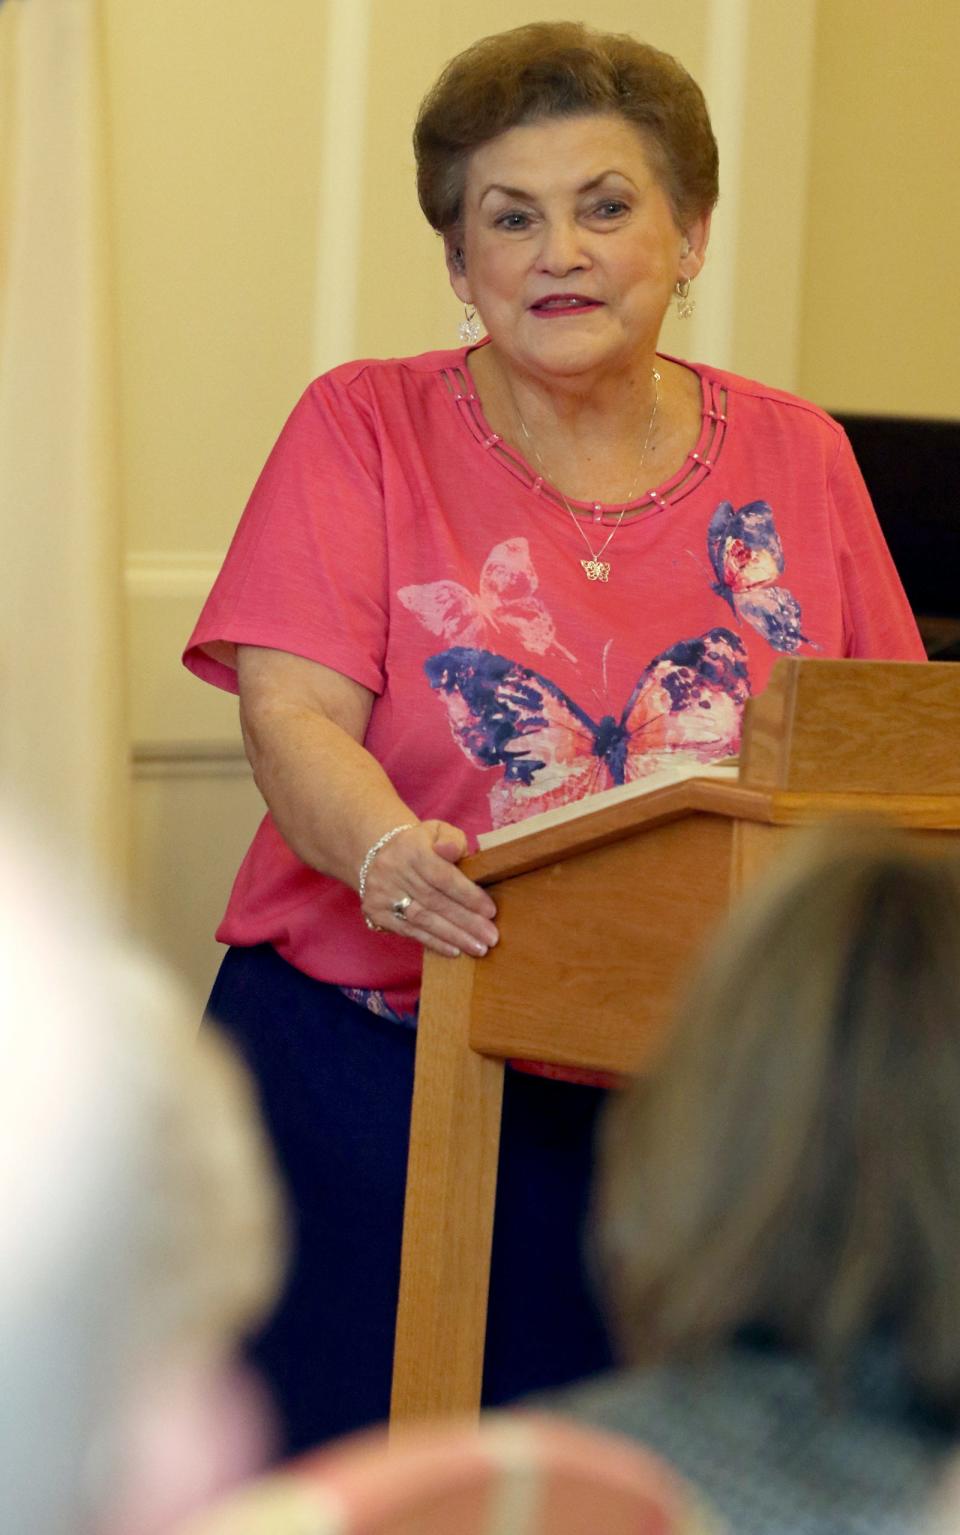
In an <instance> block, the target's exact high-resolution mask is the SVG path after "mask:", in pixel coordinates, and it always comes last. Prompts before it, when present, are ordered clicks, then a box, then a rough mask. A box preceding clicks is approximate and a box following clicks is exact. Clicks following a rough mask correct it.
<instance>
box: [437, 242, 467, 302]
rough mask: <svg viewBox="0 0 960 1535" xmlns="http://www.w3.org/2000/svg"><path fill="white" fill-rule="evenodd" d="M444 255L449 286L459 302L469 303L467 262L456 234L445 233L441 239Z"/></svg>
mask: <svg viewBox="0 0 960 1535" xmlns="http://www.w3.org/2000/svg"><path fill="white" fill-rule="evenodd" d="M443 250H444V256H445V258H446V263H447V276H448V277H449V278H450V286H451V288H452V289H453V291H454V293H455V294H456V295H457V298H458V299H459V300H460V302H461V304H470V303H472V302H473V300H472V299H471V297H470V284H469V282H468V281H467V264H466V261H465V259H464V255H463V245H462V244H461V242H460V239H459V238H458V236H457V235H455V234H453V235H445V236H444V239H443Z"/></svg>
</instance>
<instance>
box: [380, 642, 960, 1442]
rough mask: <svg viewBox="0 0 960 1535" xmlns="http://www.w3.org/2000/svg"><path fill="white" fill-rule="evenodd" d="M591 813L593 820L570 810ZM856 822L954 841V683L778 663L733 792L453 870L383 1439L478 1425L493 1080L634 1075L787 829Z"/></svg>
mask: <svg viewBox="0 0 960 1535" xmlns="http://www.w3.org/2000/svg"><path fill="white" fill-rule="evenodd" d="M583 803H584V806H585V807H589V801H584V802H583ZM849 815H859V816H867V817H871V816H872V817H874V818H880V819H883V820H885V821H893V822H895V823H898V824H900V825H902V826H905V827H909V828H912V829H913V830H914V831H915V832H916V833H917V834H918V835H920V836H922V837H923V838H924V840H925V841H926V843H927V844H928V845H929V846H930V848H931V850H932V851H934V852H935V851H938V850H939V849H940V848H941V847H945V846H947V845H955V844H956V839H957V838H958V837H960V666H955V665H949V664H947V663H940V664H930V665H926V666H925V665H923V664H916V663H903V662H902V663H896V662H873V661H827V660H823V661H821V660H797V659H794V658H790V659H784V660H782V661H779V662H778V663H777V665H776V666H775V668H774V670H773V673H772V676H771V680H770V683H769V685H768V687H767V689H766V691H765V692H764V693H763V694H761V695H760V696H759V697H758V698H756V699H754V700H752V701H751V702H750V703H749V704H748V706H747V713H746V719H745V722H744V732H743V743H742V750H741V757H740V771H739V779H738V781H736V782H730V783H721V782H710V781H709V780H707V779H699V780H698V779H690V780H687V781H686V782H683V783H680V784H677V785H671V786H670V787H666V788H660V789H655V790H653V791H651V792H650V793H646V794H640V795H639V796H637V797H635V798H632V799H629V800H625V801H622V802H620V803H618V804H615V805H610V806H607V807H605V808H599V809H595V810H591V809H590V808H585V809H584V812H583V813H582V814H579V815H577V816H576V817H575V818H573V819H571V820H568V821H565V822H563V823H562V824H560V825H557V826H552V827H549V828H547V829H543V830H540V831H533V832H530V833H529V834H527V835H525V836H521V837H519V838H517V839H516V840H513V841H510V842H507V843H504V844H503V845H501V846H499V847H493V848H490V849H488V850H487V851H485V852H480V853H477V854H475V855H473V856H472V857H470V858H468V859H466V860H465V861H464V863H463V865H462V867H463V869H464V871H465V872H466V873H467V874H469V875H470V877H471V878H472V879H474V880H476V881H477V882H478V883H479V884H482V885H485V886H486V887H488V888H489V890H490V893H491V895H492V896H493V898H494V900H495V901H496V903H497V910H498V917H497V921H498V926H499V928H500V934H501V938H500V943H499V944H498V946H497V947H496V949H494V950H492V951H491V953H490V954H489V955H488V956H487V957H486V958H484V959H482V960H473V959H469V958H467V957H463V958H461V959H457V960H447V959H440V958H438V957H436V956H432V955H429V954H428V955H427V956H426V961H425V965H424V975H423V995H422V1001H421V1007H420V1024H419V1033H418V1040H417V1060H416V1080H415V1088H414V1098H413V1119H412V1126H411V1138H410V1155H409V1163H408V1171H407V1195H406V1209H405V1215H404V1232H403V1257H402V1262H401V1276H400V1302H399V1310H398V1317H397V1334H396V1353H395V1360H394V1376H393V1401H392V1411H391V1421H392V1422H393V1423H403V1422H406V1421H409V1420H411V1419H416V1418H423V1417H428V1416H443V1415H449V1414H454V1413H460V1414H463V1413H470V1412H475V1411H477V1409H478V1406H479V1401H480V1383H481V1378H482V1370H483V1342H484V1331H485V1325H486V1307H487V1286H488V1279H489V1266H490V1244H491V1236H492V1230H493V1210H494V1196H495V1189H496V1176H497V1157H498V1150H499V1137H500V1110H501V1102H502V1096H503V1072H504V1061H505V1060H508V1059H526V1060H535V1061H549V1062H553V1063H555V1064H558V1065H567V1066H582V1067H590V1068H594V1069H598V1070H605V1071H614V1072H625V1073H630V1074H636V1073H638V1072H643V1071H646V1070H648V1069H649V1068H650V1067H651V1065H652V1063H653V1062H654V1061H655V1059H656V1056H657V1052H658V1050H659V1048H660V1046H661V1044H662V1042H663V1039H664V1037H665V1033H666V1029H667V1027H668V1025H669V1020H670V1017H671V1013H672V1010H673V1007H674V1003H675V999H676V995H677V992H678V990H679V989H680V987H681V985H682V983H683V981H684V979H685V977H686V976H687V975H688V973H689V970H690V967H691V965H692V964H693V962H694V959H695V956H696V955H697V953H698V951H699V950H700V948H701V946H702V944H703V941H704V939H705V937H706V936H707V935H708V934H709V932H710V930H711V929H712V928H713V927H714V925H715V924H716V923H717V922H718V920H719V919H720V918H721V917H723V915H724V914H725V913H726V911H727V910H728V908H729V906H730V904H731V902H732V901H734V900H735V899H736V897H737V896H738V895H739V893H740V891H741V890H742V889H743V888H744V887H745V886H746V885H748V884H749V883H750V881H751V880H752V879H753V878H754V877H755V876H756V875H757V873H758V872H760V871H761V870H762V869H763V868H764V867H765V866H766V865H767V864H768V863H769V862H770V860H771V859H773V858H775V857H776V856H777V854H778V853H779V852H780V850H781V848H782V847H783V845H784V844H785V843H786V841H787V840H788V839H789V838H790V837H792V836H794V835H795V829H796V828H797V827H798V826H803V825H807V824H809V823H811V822H814V821H820V820H823V819H825V818H828V817H835V816H849Z"/></svg>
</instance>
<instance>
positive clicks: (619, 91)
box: [186, 23, 923, 1447]
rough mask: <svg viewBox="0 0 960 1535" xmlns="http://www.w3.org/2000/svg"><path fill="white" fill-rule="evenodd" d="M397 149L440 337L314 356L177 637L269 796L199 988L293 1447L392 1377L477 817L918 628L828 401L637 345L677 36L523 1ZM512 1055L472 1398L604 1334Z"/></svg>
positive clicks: (732, 718)
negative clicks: (218, 1034) (419, 1130)
mask: <svg viewBox="0 0 960 1535" xmlns="http://www.w3.org/2000/svg"><path fill="white" fill-rule="evenodd" d="M414 143H415V150H416V158H417V185H418V193H419V198H420V203H421V206H422V208H423V211H424V213H425V215H426V217H427V218H428V220H429V221H430V223H431V224H432V226H433V227H434V228H435V229H436V230H437V231H438V233H439V235H440V236H441V241H442V252H443V259H444V261H445V263H446V270H447V274H448V277H449V281H450V284H451V286H452V289H453V291H454V293H455V294H456V296H457V299H458V300H459V301H460V302H461V303H462V305H463V322H462V324H461V326H460V342H461V344H460V345H459V346H458V347H456V348H453V349H451V350H448V351H441V352H428V353H425V354H423V355H420V356H415V357H407V358H400V359H392V360H387V361H369V360H367V361H362V362H355V363H349V364H346V365H345V366H342V367H338V368H335V369H334V370H333V371H332V372H331V373H328V374H327V375H325V376H324V377H322V378H320V379H317V380H316V381H315V382H314V383H313V384H311V385H310V386H309V388H308V389H307V390H306V393H305V394H304V395H303V397H302V399H301V400H300V401H299V403H298V404H297V405H296V406H295V408H294V410H293V413H292V415H291V416H290V418H289V420H288V422H287V424H286V426H285V427H284V429H283V431H282V433H281V436H280V439H279V441H278V443H277V445H276V447H275V448H274V450H273V452H272V454H271V456H270V458H269V460H268V462H267V465H266V467H265V468H264V470H263V473H262V475H261V477H260V479H259V481H258V483H257V485H256V487H255V489H254V492H253V495H252V497H251V499H250V502H249V504H248V506H247V508H246V511H245V513H244V515H243V518H242V520H241V522H240V525H239V528H238V530H237V533H236V536H235V538H234V540H233V543H232V545H231V548H230V551H229V553H228V555H227V558H226V561H225V563H224V566H223V569H222V571H221V574H220V576H219V577H218V580H217V582H216V585H215V586H214V589H213V591H212V593H211V595H210V597H209V599H208V601H207V603H206V606H205V607H204V609H203V612H202V614H201V616H200V619H199V621H198V623H197V626H196V629H195V631H194V633H193V636H192V638H191V640H190V644H189V647H188V649H187V652H186V664H187V665H188V666H189V667H191V668H192V670H193V671H194V672H196V674H197V675H198V676H200V677H202V678H204V679H205V680H207V681H209V682H212V683H214V684H216V685H218V686H220V687H223V688H227V689H232V690H235V691H239V694H240V701H241V718H242V721H243V727H244V734H245V739H246V742H247V747H248V752H249V756H250V759H251V762H252V764H253V769H254V773H255V776H256V779H257V782H258V784H259V786H260V788H261V790H262V792H263V795H264V798H265V799H266V801H267V805H268V807H269V813H268V814H267V816H266V817H265V819H264V821H263V823H262V825H261V827H260V829H259V831H258V832H257V834H256V837H255V839H254V841H253V844H252V846H251V848H250V850H249V852H248V854H247V856H246V858H245V860H244V862H243V865H242V867H241V869H240V872H239V874H238V876H237V880H236V883H235V886H234V889H233V893H232V895H231V898H230V904H229V908H228V911H227V914H226V916H225V917H224V920H223V922H222V924H221V926H220V929H219V932H218V936H219V937H220V938H221V939H222V940H223V941H224V942H225V943H227V944H229V945H230V949H229V952H228V954H227V957H226V959H225V961H224V964H223V968H222V971H221V974H220V976H219V978H218V981H217V984H216V988H215V990H214V993H213V996H212V998H211V1003H210V1007H211V1010H212V1011H213V1013H215V1014H216V1016H217V1017H218V1018H219V1020H220V1021H221V1022H222V1024H223V1025H224V1026H225V1027H226V1028H227V1029H228V1030H230V1031H231V1032H232V1033H233V1034H234V1036H235V1037H236V1038H237V1040H238V1041H239V1043H240V1044H241V1046H242V1048H243V1049H244V1051H245V1053H246V1054H247V1057H248V1059H249V1060H250V1062H251V1064H252V1066H253V1068H254V1070H255V1072H256V1073H257V1075H258V1077H259V1079H260V1082H261V1087H262V1092H263V1098H264V1104H265V1108H266V1111H267V1114H268V1117H269V1119H270V1122H271V1125H272V1128H273V1133H274V1135H275V1138H276V1141H277V1147H278V1153H279V1156H280V1159H281V1162H282V1164H283V1167H284V1169H285V1172H286V1176H287V1179H288V1183H289V1185H290V1189H291V1193H292V1197H293V1200H294V1203H295V1205H296V1207H297V1209H298V1211H299V1212H300V1216H299V1239H300V1240H299V1249H298V1253H299V1257H298V1262H297V1264H296V1266H295V1269H294V1273H293V1277H292V1281H291V1284H290V1288H289V1291H288V1294H287V1296H286V1297H285V1300H284V1302H283V1305H282V1307H281V1310H280V1312H279V1313H278V1316H277V1317H276V1318H275V1320H274V1323H273V1324H272V1326H271V1328H270V1329H269V1330H268V1332H267V1333H266V1334H265V1335H264V1337H263V1338H262V1339H260V1340H259V1343H258V1345H257V1350H258V1355H259V1358H260V1360H261V1362H262V1363H263V1365H264V1368H265V1369H266V1370H267V1373H268V1374H269V1375H270V1377H271V1379H272V1381H273V1382H274V1385H275V1388H276V1389H277V1391H278V1394H279V1396H280V1400H281V1404H282V1406H283V1408H284V1411H285V1413H286V1416H287V1420H288V1425H289V1431H290V1442H291V1446H292V1447H297V1446H299V1445H302V1444H305V1443H308V1442H311V1441H313V1440H315V1439H317V1438H320V1437H323V1436H325V1435H327V1434H332V1433H335V1432H338V1431H340V1430H343V1429H346V1428H350V1427H353V1426H354V1425H356V1424H359V1423H362V1422H365V1421H369V1420H370V1419H373V1418H378V1417H381V1416H383V1414H384V1413H385V1411H386V1408H387V1402H388V1378H389V1366H390V1357H391V1345H392V1328H393V1316H394V1309H395V1304H396V1291H397V1268H398V1254H399V1241H400V1223H401V1211H402V1197H403V1174H404V1159H405V1147H406V1137H407V1129H408V1122H409V1108H410V1091H411V1080H412V1063H413V1043H414V1032H413V1031H414V1025H415V1022H416V1010H417V996H418V988H419V978H420V968H421V958H422V953H423V950H424V949H429V950H432V951H433V952H436V953H439V954H441V955H446V956H453V955H456V954H458V953H460V952H464V953H469V954H472V955H483V954H484V953H485V952H486V951H487V950H488V949H489V948H490V946H491V945H493V944H495V943H496V941H497V936H498V935H497V927H496V920H495V919H496V912H495V910H494V908H493V904H492V902H491V901H490V899H489V897H488V896H487V895H486V894H485V893H484V892H483V891H482V890H481V889H480V888H478V887H477V886H475V885H474V884H472V883H471V881H470V880H468V879H467V878H466V877H465V876H464V875H463V874H462V873H461V872H460V871H459V870H458V868H457V861H458V859H459V858H460V856H461V855H462V854H463V853H464V852H465V851H466V850H467V848H468V847H469V846H470V845H471V843H472V840H473V839H474V838H475V837H476V835H477V834H478V833H480V832H482V831H484V830H488V829H489V828H491V827H495V826H503V825H507V824H509V823H511V822H514V821H517V820H521V819H523V818H525V817H526V816H528V815H530V814H532V813H533V812H535V811H538V810H542V809H545V808H548V807H551V806H554V805H558V804H563V803H565V802H568V801H571V800H574V799H578V798H580V797H582V796H583V795H585V794H589V793H591V792H593V791H596V790H599V789H603V788H606V787H608V786H610V785H613V784H617V783H622V782H625V781H628V780H632V779H637V778H641V777H642V776H643V775H644V774H646V773H648V772H650V771H651V770H653V769H655V768H659V767H662V766H663V765H664V764H665V763H669V762H676V761H694V762H707V761H710V760H712V759H715V758H717V757H721V756H725V755H728V754H729V753H731V752H735V751H736V749H737V744H738V740H739V732H740V720H741V715H742V711H743V705H744V703H745V701H746V699H747V697H748V696H749V695H750V693H751V692H756V691H757V690H759V689H760V688H762V687H763V685H764V682H765V680H766V677H767V674H768V672H769V670H770V667H771V665H772V663H773V661H774V660H775V659H776V657H777V656H779V655H783V654H800V655H804V654H808V655H826V656H869V657H883V658H889V659H916V660H921V659H922V658H923V650H922V647H921V644H920V640H919V637H918V635H917V631H916V628H915V625H914V623H913V619H912V617H911V614H910V611H909V608H908V606H907V603H906V599H905V597H904V595H903V591H902V589H901V587H900V583H899V581H898V579H897V575H896V572H895V570H894V569H893V566H892V563H891V561H890V558H889V555H888V553H887V550H886V548H885V546H884V543H883V539H882V537H881V534H880V532H879V529H878V526H877V523H876V519H875V517H874V514H873V511H872V509H871V506H870V503H869V499H868V497H867V493H866V490H865V488H864V485H863V482H862V479H861V477H860V475H859V473H858V471H857V467H856V464H855V463H854V460H853V457H852V454H851V452H850V449H849V446H848V444H847V442H846V439H845V437H844V434H843V432H842V431H841V429H840V428H839V427H838V426H837V425H836V424H835V423H834V422H833V421H831V420H830V419H829V417H827V416H826V415H825V414H824V413H823V412H822V411H820V410H818V409H817V408H816V407H815V406H813V405H810V404H807V403H806V402H804V401H801V400H797V399H794V398H792V397H791V396H789V395H785V394H783V393H782V392H780V391H778V390H775V389H770V388H767V387H766V386H764V385H762V384H759V383H755V382H752V381H749V380H746V379H742V378H738V377H735V376H733V375H731V374H729V373H725V372H723V371H722V370H720V369H717V368H714V367H712V366H711V365H709V364H708V363H692V362H688V361H681V360H679V359H677V358H674V357H670V356H667V355H665V354H663V353H661V352H660V351H658V338H659V334H660V329H661V324H662V322H663V319H664V316H665V314H666V311H667V309H668V306H669V305H670V304H671V303H675V304H676V305H677V307H678V309H679V312H680V314H681V315H687V314H689V313H690V311H691V310H692V308H693V303H694V296H695V289H694V285H695V282H696V278H697V276H698V274H699V272H700V270H701V268H702V266H703V263H704V259H705V257H706V252H707V243H708V237H709V232H710V218H711V212H712V209H713V206H714V203H715V201H716V197H717V187H718V181H717V149H716V144H715V141H714V137H713V133H712V131H711V127H710V122H709V119H708V115H707V111H706V107H705V104H704V100H703V96H702V94H701V92H700V90H699V88H698V87H697V85H696V84H695V83H694V81H693V80H692V79H691V78H690V76H689V75H688V74H687V72H686V71H685V70H684V69H683V68H682V66H681V65H680V64H678V63H677V62H676V60H674V59H672V58H670V57H669V56H667V55H665V54H663V53H660V52H658V51H657V50H656V49H653V48H650V47H647V46H645V45H644V44H642V43H639V42H636V41H635V40H634V39H632V38H630V37H625V36H617V35H611V34H604V33H600V32H594V31H592V30H590V29H588V28H586V27H583V26H580V25H577V24H574V23H551V24H543V25H533V26H525V27H519V28H517V29H516V30H513V31H510V32H506V33H503V34H500V35H498V36H494V37H490V38H486V39H484V40H482V41H481V42H479V43H477V44H476V45H475V46H473V47H472V48H470V49H468V50H467V51H466V52H465V53H463V54H461V55H459V56H458V57H457V58H455V59H454V60H452V62H451V63H450V64H449V65H448V66H447V68H446V69H445V70H444V72H443V74H442V75H441V77H440V79H439V80H438V81H437V83H436V85H435V86H434V88H433V89H432V91H431V92H430V94H429V95H428V97H427V98H426V100H425V101H424V103H423V106H422V109H421V112H420V115H419V118H418V121H417V124H416V129H415V135H414ZM380 237H381V241H382V247H383V259H384V275H385V280H387V281H389V280H390V277H389V274H390V264H389V254H390V231H389V228H386V227H384V228H383V229H381V230H380ZM548 984H549V977H548V976H545V977H544V985H548ZM509 1075H510V1085H509V1088H508V1091H507V1096H506V1104H505V1132H504V1153H503V1160H502V1164H501V1197H500V1200H499V1204H498V1226H497V1232H496V1237H495V1251H494V1271H493V1281H492V1285H493V1288H492V1295H491V1309H490V1315H491V1322H490V1334H489V1341H488V1351H487V1355H488V1366H487V1380H486V1398H487V1400H489V1401H500V1400H505V1399H509V1397H511V1396H513V1395H516V1394H518V1393H519V1392H521V1391H525V1390H529V1389H531V1388H535V1387H540V1386H544V1385H547V1384H551V1383H559V1382H560V1381H562V1380H564V1379H569V1378H572V1377H574V1376H576V1375H580V1374H583V1373H586V1372H587V1371H589V1370H592V1369H595V1368H597V1367H598V1366H599V1365H601V1364H602V1363H604V1362H605V1361H606V1359H607V1357H608V1354H607V1341H606V1337H605V1334H604V1331H603V1328H602V1326H601V1325H600V1323H599V1321H598V1319H597V1316H596V1314H595V1312H594V1310H593V1307H592V1303H591V1301H590V1299H589V1290H588V1287H587V1286H586V1284H585V1281H584V1279H583V1276H582V1273H581V1265H580V1261H579V1230H580V1223H581V1219H582V1211H583V1205H584V1200H585V1197H586V1189H587V1186H588V1181H589V1169H590V1146H591V1139H592V1130H593V1122H594V1116H595V1114H596V1112H597V1110H598V1108H599V1105H600V1103H601V1102H602V1100H603V1096H604V1094H603V1090H602V1088H601V1087H599V1086H597V1085H596V1084H595V1083H594V1084H591V1083H583V1082H578V1081H556V1080H548V1079H546V1078H545V1077H544V1076H542V1075H540V1076H538V1075H537V1069H536V1067H532V1068H530V1067H528V1068H527V1069H526V1070H524V1071H517V1072H512V1073H510V1074H509Z"/></svg>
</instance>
